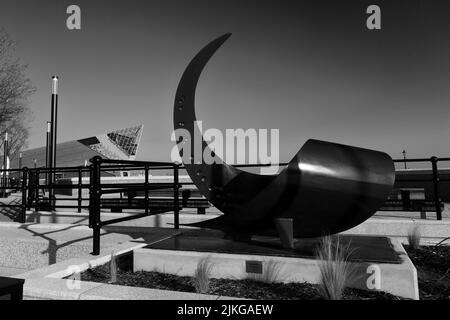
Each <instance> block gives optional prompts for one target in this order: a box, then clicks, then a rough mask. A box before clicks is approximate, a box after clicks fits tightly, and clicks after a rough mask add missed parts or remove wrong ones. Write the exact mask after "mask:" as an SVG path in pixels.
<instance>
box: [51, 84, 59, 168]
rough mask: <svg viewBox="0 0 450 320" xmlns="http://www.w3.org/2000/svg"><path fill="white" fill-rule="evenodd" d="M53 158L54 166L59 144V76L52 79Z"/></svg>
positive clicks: (54, 165)
mask: <svg viewBox="0 0 450 320" xmlns="http://www.w3.org/2000/svg"><path fill="white" fill-rule="evenodd" d="M51 122H52V124H51V126H52V139H53V140H52V147H53V148H52V152H53V154H52V160H53V168H55V167H56V146H57V138H56V136H57V131H58V130H57V128H58V77H57V76H54V77H53V79H52V120H51Z"/></svg>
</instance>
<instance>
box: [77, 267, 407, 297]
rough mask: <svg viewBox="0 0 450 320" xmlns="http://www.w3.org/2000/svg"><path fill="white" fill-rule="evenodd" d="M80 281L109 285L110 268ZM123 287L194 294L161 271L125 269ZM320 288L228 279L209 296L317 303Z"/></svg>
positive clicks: (186, 280) (185, 280) (186, 281)
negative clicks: (312, 301)
mask: <svg viewBox="0 0 450 320" xmlns="http://www.w3.org/2000/svg"><path fill="white" fill-rule="evenodd" d="M81 280H83V281H93V282H103V283H109V282H110V280H111V275H110V270H109V265H103V266H99V267H97V268H94V269H89V270H87V271H85V272H83V273H82V274H81ZM115 284H118V285H123V286H135V287H144V288H152V289H162V290H172V291H185V292H195V287H194V280H193V278H191V277H180V276H175V275H171V274H164V273H159V272H146V271H141V272H132V271H129V270H126V269H123V268H122V269H121V268H119V270H118V271H117V282H116V283H115ZM317 288H318V286H317V285H314V284H309V283H288V284H282V283H264V282H261V281H256V280H252V279H247V280H229V279H211V282H210V289H209V291H208V292H205V293H208V294H213V295H219V296H230V297H236V298H249V299H273V300H318V299H321V296H320V295H319V293H318V289H317ZM344 299H345V300H374V299H376V300H398V299H400V298H398V297H396V296H393V295H391V294H388V293H384V292H369V291H364V290H358V289H346V290H345V292H344Z"/></svg>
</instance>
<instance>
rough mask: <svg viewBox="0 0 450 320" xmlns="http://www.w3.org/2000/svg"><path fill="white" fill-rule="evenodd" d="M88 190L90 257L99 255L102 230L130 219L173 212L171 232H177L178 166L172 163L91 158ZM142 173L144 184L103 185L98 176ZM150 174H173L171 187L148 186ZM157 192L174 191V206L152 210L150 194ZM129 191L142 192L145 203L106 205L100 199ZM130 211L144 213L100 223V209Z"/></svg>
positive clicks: (110, 202)
mask: <svg viewBox="0 0 450 320" xmlns="http://www.w3.org/2000/svg"><path fill="white" fill-rule="evenodd" d="M91 162H92V167H91V168H92V170H91V176H90V180H91V186H90V187H91V188H90V192H89V194H90V196H89V227H90V228H92V229H93V254H94V255H98V254H99V253H100V230H101V228H102V227H103V226H106V225H109V224H113V223H118V222H123V221H127V220H131V219H138V218H142V217H145V216H148V215H156V214H161V213H164V212H169V211H173V213H174V228H175V229H178V228H179V212H180V209H181V208H180V201H179V189H180V184H179V165H178V164H175V163H167V162H144V161H124V160H109V159H102V158H100V157H94V158H93V159H91ZM136 170H138V171H139V170H144V176H145V181H144V183H102V182H101V173H102V171H136ZM151 170H172V171H173V183H149V172H150V171H151ZM158 189H172V190H173V202H172V205H168V206H165V207H158V208H153V209H152V208H151V206H150V205H149V204H150V199H149V191H150V190H158ZM131 191H144V193H145V196H144V201H141V202H140V203H136V202H135V203H133V202H131V201H132V200H130V199H129V198H128V199H122V198H119V199H108V201H106V202H105V201H102V199H101V197H102V195H107V194H123V193H128V192H131ZM112 207H116V208H133V209H144V210H145V213H141V214H134V215H131V216H128V217H123V218H117V219H111V220H107V221H102V219H101V209H102V208H109V209H111V208H112Z"/></svg>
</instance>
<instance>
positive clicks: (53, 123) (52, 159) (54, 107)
mask: <svg viewBox="0 0 450 320" xmlns="http://www.w3.org/2000/svg"><path fill="white" fill-rule="evenodd" d="M50 116H51V118H50V152H49V160H48V161H49V169H50V171H49V173H50V174H49V179H48V180H49V181H48V184H49V185H50V186H51V185H52V184H53V183H54V181H55V172H54V171H53V170H52V169H54V168H55V167H56V142H57V138H56V134H57V126H58V123H57V119H58V77H57V76H53V78H52V104H51V115H50ZM49 200H50V201H51V203H52V204H53V203H54V190H53V188H51V187H50V190H49ZM52 207H53V205H52Z"/></svg>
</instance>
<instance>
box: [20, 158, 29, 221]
mask: <svg viewBox="0 0 450 320" xmlns="http://www.w3.org/2000/svg"><path fill="white" fill-rule="evenodd" d="M22 171H23V173H22V186H21V189H22V205H21V207H20V208H21V215H20V222H21V223H25V222H26V221H27V184H28V168H27V167H25V168H23V169H22Z"/></svg>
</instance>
